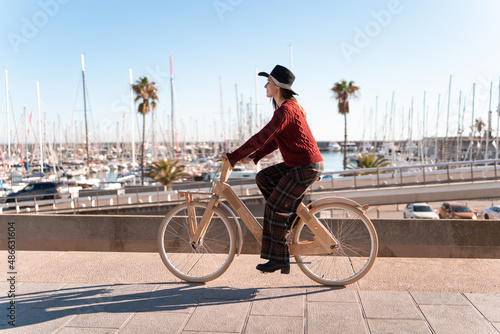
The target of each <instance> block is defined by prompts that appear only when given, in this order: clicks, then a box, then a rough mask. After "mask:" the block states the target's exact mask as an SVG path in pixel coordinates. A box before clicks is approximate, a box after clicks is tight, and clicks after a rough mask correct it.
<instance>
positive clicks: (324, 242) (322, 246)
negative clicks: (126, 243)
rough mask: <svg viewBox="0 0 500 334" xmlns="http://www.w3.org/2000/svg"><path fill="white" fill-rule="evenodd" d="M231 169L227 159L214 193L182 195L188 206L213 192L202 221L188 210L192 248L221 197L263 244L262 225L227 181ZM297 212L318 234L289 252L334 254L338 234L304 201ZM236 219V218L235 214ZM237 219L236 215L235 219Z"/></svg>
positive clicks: (298, 253)
mask: <svg viewBox="0 0 500 334" xmlns="http://www.w3.org/2000/svg"><path fill="white" fill-rule="evenodd" d="M231 171H232V167H231V164H230V163H229V160H224V162H223V166H222V172H221V177H220V181H214V188H213V190H212V193H200V192H198V193H196V192H185V193H183V195H184V196H185V197H186V203H187V205H188V207H189V203H190V202H191V201H192V200H193V198H192V196H193V194H199V195H212V197H211V198H210V200H209V202H208V205H207V210H205V213H204V214H203V217H202V218H201V220H200V223H199V224H196V219H194V217H193V216H192V215H193V212H191V210H188V216H189V217H188V218H189V225H190V226H189V230H190V235H191V244H192V246H193V247H197V245H198V244H199V243H200V240H201V239H202V237H203V235H204V234H205V232H206V230H207V228H208V224H209V223H210V220H211V219H212V217H213V208H214V207H215V206H217V204H218V202H219V199H220V197H224V198H225V199H226V200H227V201H228V203H229V205H230V206H231V207H232V208H233V209H234V210H235V211H236V213H237V214H238V215H239V217H240V219H241V220H242V221H243V223H244V224H245V225H246V226H247V228H248V230H249V231H250V232H251V233H252V235H253V236H254V237H255V238H256V239H257V241H258V242H259V243H260V244H262V226H261V225H260V224H259V222H258V221H257V219H256V218H255V217H254V216H253V214H252V213H251V212H250V210H248V208H247V207H246V205H245V204H244V203H243V201H241V199H240V198H239V197H238V195H237V194H236V193H235V192H234V190H233V189H232V188H231V186H230V185H229V184H227V183H226V181H227V179H228V178H229V175H230V173H231ZM296 212H297V215H298V216H299V217H300V218H301V219H302V220H303V221H304V223H305V224H306V225H307V226H308V228H309V229H310V230H311V231H312V232H313V233H314V234H315V238H314V239H313V240H308V241H304V242H300V243H298V244H291V245H290V255H313V254H325V253H334V252H336V251H337V249H338V242H337V240H336V239H335V237H334V236H333V235H332V234H331V233H330V231H328V230H327V229H326V228H325V226H324V225H323V224H321V223H320V221H319V220H318V219H317V218H316V217H315V216H313V215H311V214H310V212H309V210H308V209H307V207H306V206H305V205H304V204H303V203H301V204H300V205H299V207H298V209H297V211H296ZM235 218H236V217H235ZM236 219H237V218H236Z"/></svg>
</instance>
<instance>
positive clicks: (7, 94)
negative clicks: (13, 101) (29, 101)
mask: <svg viewBox="0 0 500 334" xmlns="http://www.w3.org/2000/svg"><path fill="white" fill-rule="evenodd" d="M5 101H6V103H7V105H6V107H7V109H6V114H7V160H8V166H9V170H10V166H11V163H10V160H11V159H10V117H9V74H8V72H7V70H5Z"/></svg>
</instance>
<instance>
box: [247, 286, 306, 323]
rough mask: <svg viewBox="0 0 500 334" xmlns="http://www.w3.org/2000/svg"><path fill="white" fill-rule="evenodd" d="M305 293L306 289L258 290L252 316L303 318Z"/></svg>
mask: <svg viewBox="0 0 500 334" xmlns="http://www.w3.org/2000/svg"><path fill="white" fill-rule="evenodd" d="M305 292H306V290H305V289H264V290H258V291H257V293H256V294H255V298H254V300H253V303H252V309H251V312H250V314H251V315H268V316H288V317H293V316H296V317H303V316H304V299H305V296H306V294H305Z"/></svg>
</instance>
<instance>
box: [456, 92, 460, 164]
mask: <svg viewBox="0 0 500 334" xmlns="http://www.w3.org/2000/svg"><path fill="white" fill-rule="evenodd" d="M461 108H462V91H460V94H459V95H458V126H457V149H456V150H455V151H456V158H455V161H458V157H459V154H460V153H461V151H462V148H461V147H460V146H459V145H460V134H461V131H460V109H461Z"/></svg>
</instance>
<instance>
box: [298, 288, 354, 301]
mask: <svg viewBox="0 0 500 334" xmlns="http://www.w3.org/2000/svg"><path fill="white" fill-rule="evenodd" d="M356 294H357V293H356V291H354V290H347V289H340V288H318V289H307V302H337V303H357V302H358V298H357V295H356Z"/></svg>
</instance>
